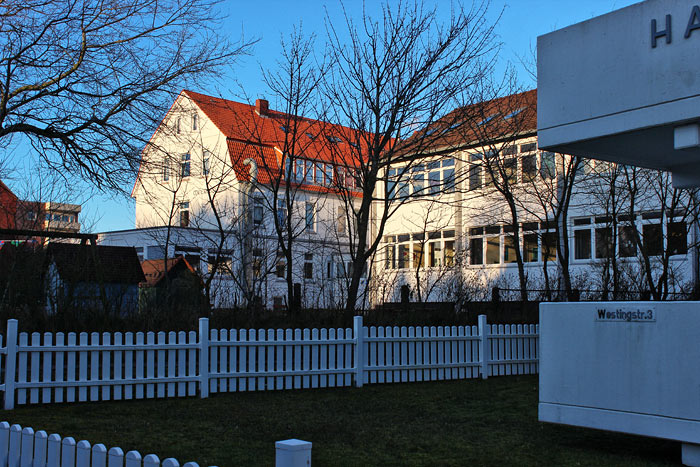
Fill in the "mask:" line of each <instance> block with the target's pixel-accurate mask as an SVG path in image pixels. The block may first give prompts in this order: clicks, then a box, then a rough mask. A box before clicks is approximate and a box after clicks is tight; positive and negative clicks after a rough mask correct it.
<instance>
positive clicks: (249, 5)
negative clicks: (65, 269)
mask: <svg viewBox="0 0 700 467" xmlns="http://www.w3.org/2000/svg"><path fill="white" fill-rule="evenodd" d="M465 3H467V0H465ZM633 3H637V2H636V1H633V0H583V1H581V0H507V1H504V0H492V2H491V7H490V17H491V18H492V19H493V20H495V19H496V18H497V16H498V14H500V13H501V12H502V17H501V19H500V21H499V23H498V25H497V27H496V32H497V34H498V36H499V40H500V42H502V43H503V48H502V51H501V55H500V60H501V64H500V66H501V67H503V66H505V63H508V62H512V63H513V64H514V65H515V66H516V70H517V71H518V75H519V79H520V81H521V82H522V84H523V85H524V86H525V87H527V88H534V87H535V86H536V83H535V81H534V80H533V79H532V78H531V77H530V76H529V74H528V73H527V72H526V71H525V69H524V68H523V67H522V66H521V65H520V60H521V58H525V59H531V57H532V53H533V52H532V51H534V49H535V45H536V42H537V36H539V35H541V34H545V33H548V32H551V31H553V30H555V29H559V28H562V27H565V26H569V25H571V24H574V23H578V22H580V21H584V20H587V19H590V18H591V17H593V16H598V15H601V14H604V13H608V12H610V11H613V10H616V9H619V8H623V7H625V6H628V5H631V4H633ZM344 4H345V8H346V10H347V11H348V12H349V14H350V15H351V16H359V14H360V13H361V11H362V1H361V0H345V2H344ZM378 4H379V2H374V1H371V0H367V2H366V6H367V9H368V10H369V11H370V12H371V11H376V8H377V5H378ZM424 4H426V5H430V4H433V3H432V2H431V1H429V0H424ZM434 4H435V5H437V8H438V14H440V15H442V16H444V17H445V19H448V18H449V13H450V2H449V1H447V0H442V1H439V0H435V1H434ZM223 7H224V9H225V10H227V11H226V12H227V13H228V18H227V19H226V20H225V22H224V24H223V26H224V27H223V30H224V31H226V32H225V33H227V34H230V35H231V38H232V39H233V40H235V39H236V38H238V37H240V35H241V33H243V34H244V35H245V36H246V37H250V38H252V37H255V38H259V39H260V41H259V42H258V43H257V44H256V46H255V48H254V49H253V54H252V55H251V56H248V57H245V58H244V59H243V60H240V61H239V62H238V63H236V64H234V65H233V66H232V68H231V70H230V71H229V74H228V75H227V76H225V77H224V78H223V80H222V83H221V85H220V87H219V89H220V90H221V92H223V93H224V94H225V93H226V92H227V91H226V90H227V89H229V90H230V91H229V92H231V95H230V96H228V97H230V98H232V99H236V96H235V95H234V92H236V90H237V89H240V88H239V87H242V88H243V89H245V93H246V94H247V95H248V96H249V97H251V98H256V97H263V96H265V94H266V89H265V85H264V83H263V82H262V80H261V79H260V67H261V66H262V67H264V68H271V67H273V66H274V65H275V62H276V60H277V59H278V57H279V52H280V38H281V37H283V36H288V35H289V33H290V32H291V31H292V28H293V27H294V25H298V24H299V23H300V22H301V24H302V27H303V30H304V33H305V34H310V33H315V34H316V35H317V36H318V41H319V42H322V40H323V39H324V37H325V26H324V18H325V16H326V12H328V14H329V15H330V16H331V17H332V18H336V17H339V16H340V15H342V9H341V7H340V3H339V1H337V0H327V1H316V0H303V1H289V0H287V1H281V0H257V1H255V2H244V1H241V0H228V1H226V2H225V3H224V6H223ZM229 83H230V84H229ZM234 83H236V84H234ZM195 90H197V91H199V92H203V93H207V92H210V93H215V92H217V91H216V89H215V88H214V86H213V85H211V89H208V85H205V86H203V87H202V88H200V89H195ZM6 157H9V155H7V154H6ZM9 185H10V186H11V187H12V185H13V183H12V181H10V183H9ZM126 188H127V191H130V189H131V188H130V187H126ZM76 194H77V193H76ZM77 195H78V196H77V198H76V199H74V200H73V201H71V202H75V203H82V204H83V221H82V222H83V225H84V226H85V227H87V228H89V229H90V230H91V231H93V232H105V231H110V230H123V229H129V228H133V227H134V205H133V202H131V200H130V199H126V198H121V197H115V196H114V195H111V194H104V195H99V194H98V195H96V196H90V197H87V195H82V196H84V197H85V199H83V198H81V197H80V196H81V195H79V194H77ZM46 201H48V200H46Z"/></svg>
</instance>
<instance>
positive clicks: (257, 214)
mask: <svg viewBox="0 0 700 467" xmlns="http://www.w3.org/2000/svg"><path fill="white" fill-rule="evenodd" d="M264 217H265V211H264V210H263V199H262V197H260V196H256V197H254V198H253V224H254V225H260V224H262V223H263V220H264Z"/></svg>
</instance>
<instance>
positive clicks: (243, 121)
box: [183, 90, 366, 183]
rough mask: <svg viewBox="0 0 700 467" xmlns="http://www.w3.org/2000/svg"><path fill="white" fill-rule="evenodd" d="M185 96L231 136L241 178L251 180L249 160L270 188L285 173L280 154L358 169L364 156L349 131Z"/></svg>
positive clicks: (218, 100)
mask: <svg viewBox="0 0 700 467" xmlns="http://www.w3.org/2000/svg"><path fill="white" fill-rule="evenodd" d="M183 92H184V93H185V95H187V96H188V97H189V98H190V99H192V101H193V102H194V103H195V104H196V105H197V106H198V107H199V108H200V109H201V110H202V111H203V112H204V113H205V114H206V115H207V117H209V119H210V120H211V121H212V122H213V123H214V125H216V127H217V128H218V129H219V130H220V131H221V132H222V133H223V134H224V135H225V136H226V137H227V140H228V148H229V152H230V154H231V162H232V164H233V166H234V170H235V171H236V176H237V177H238V178H239V179H242V180H248V179H249V177H248V173H249V169H248V168H247V167H246V166H245V165H244V164H242V162H243V161H244V160H245V159H246V158H248V157H250V158H252V159H253V160H255V162H256V163H257V164H258V180H259V181H260V182H261V183H268V182H269V180H270V177H272V176H273V175H274V174H275V172H276V171H279V170H280V169H281V167H280V164H281V160H282V153H286V154H293V155H294V156H295V157H298V158H303V159H309V160H313V161H322V162H328V163H332V164H335V165H343V166H347V167H357V166H358V165H359V155H358V153H366V148H362V146H364V145H365V143H364V142H363V141H362V140H363V138H362V137H361V134H360V133H359V132H358V131H356V130H353V129H351V128H348V127H344V126H341V125H333V124H330V123H327V122H323V121H320V120H313V119H309V118H304V117H294V116H290V115H288V114H285V113H283V112H278V111H275V110H272V109H268V110H267V111H266V112H265V113H264V114H263V115H260V114H259V113H258V112H257V111H256V107H255V106H253V105H249V104H243V103H240V102H234V101H230V100H227V99H221V98H218V97H212V96H207V95H205V94H200V93H197V92H193V91H187V90H186V91H183ZM292 126H293V127H294V128H288V127H292ZM358 149H365V150H363V151H359V150H358ZM275 150H276V153H275ZM263 169H266V170H267V173H263V172H264V170H263Z"/></svg>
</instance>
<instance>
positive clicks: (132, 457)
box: [125, 451, 141, 467]
mask: <svg viewBox="0 0 700 467" xmlns="http://www.w3.org/2000/svg"><path fill="white" fill-rule="evenodd" d="M125 467H141V454H139V453H138V451H129V452H127V453H126V465H125Z"/></svg>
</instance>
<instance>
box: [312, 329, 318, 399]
mask: <svg viewBox="0 0 700 467" xmlns="http://www.w3.org/2000/svg"><path fill="white" fill-rule="evenodd" d="M311 340H312V342H313V344H312V345H311V371H316V370H318V359H319V355H318V351H319V347H320V344H319V341H318V329H316V328H314V329H312V330H311ZM311 387H312V388H317V387H318V374H312V375H311Z"/></svg>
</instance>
